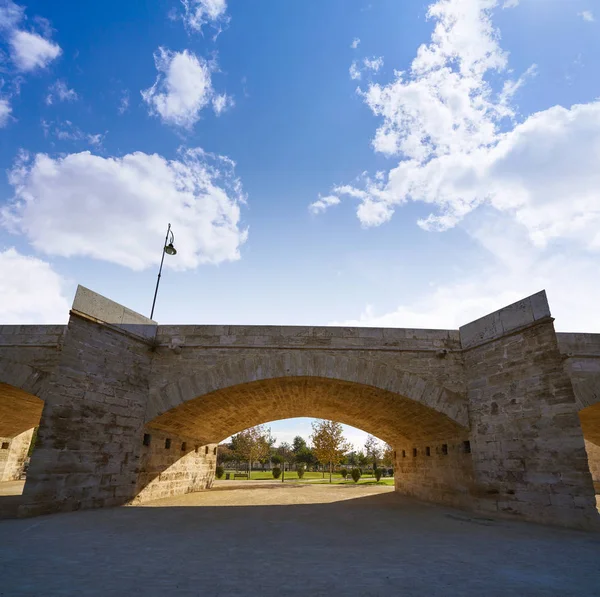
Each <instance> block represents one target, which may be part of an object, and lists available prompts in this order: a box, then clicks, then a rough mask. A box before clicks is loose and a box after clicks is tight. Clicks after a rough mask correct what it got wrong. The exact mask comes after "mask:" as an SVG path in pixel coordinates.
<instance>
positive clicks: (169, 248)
mask: <svg viewBox="0 0 600 597" xmlns="http://www.w3.org/2000/svg"><path fill="white" fill-rule="evenodd" d="M165 253H166V254H167V255H177V249H176V248H175V247H174V246H173V243H169V244H168V245H167V246H166V247H165Z"/></svg>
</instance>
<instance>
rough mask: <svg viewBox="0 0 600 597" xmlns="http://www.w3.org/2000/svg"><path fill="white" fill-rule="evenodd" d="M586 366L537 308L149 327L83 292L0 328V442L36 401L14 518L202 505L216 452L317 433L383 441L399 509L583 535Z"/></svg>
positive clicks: (588, 507) (536, 303) (593, 348)
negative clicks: (441, 322)
mask: <svg viewBox="0 0 600 597" xmlns="http://www.w3.org/2000/svg"><path fill="white" fill-rule="evenodd" d="M598 363H600V335H599V336H598V338H596V337H594V335H589V334H588V335H585V334H584V335H577V334H575V335H565V334H558V335H557V334H556V333H555V332H554V328H553V324H552V320H551V318H550V311H549V308H548V303H547V301H546V297H545V293H543V292H542V293H538V294H537V295H534V296H533V297H529V298H527V299H524V300H523V301H519V302H518V303H515V304H514V305H510V306H509V307H507V308H505V309H501V310H500V311H498V312H497V313H494V314H491V315H489V316H487V317H485V318H482V319H481V320H478V321H477V322H473V324H469V325H467V326H463V327H462V328H461V329H460V330H413V329H381V328H369V329H361V328H343V327H310V326H301V327H300V326H299V327H290V326H283V327H282V326H226V325H218V326H206V325H203V326H199V325H184V326H156V325H155V323H154V322H151V321H150V320H148V319H147V318H145V317H143V316H141V315H137V314H135V313H133V312H131V311H129V310H128V309H126V308H125V307H122V306H121V305H117V304H116V303H113V302H112V301H108V299H105V298H104V297H100V296H99V295H95V293H92V292H91V291H89V290H87V289H82V288H81V287H80V289H79V291H78V295H77V297H76V300H75V303H74V305H73V311H72V314H71V318H70V321H69V325H68V327H66V328H65V327H64V326H3V327H2V328H1V333H0V430H1V428H2V427H1V426H2V424H3V423H4V424H5V425H6V428H7V429H9V428H10V429H17V427H18V428H19V429H20V428H21V427H23V425H27V426H26V427H25V428H24V429H29V428H30V427H33V426H35V425H36V424H37V420H39V418H40V415H39V409H40V408H41V404H42V401H43V403H44V410H43V412H42V415H41V422H40V431H39V448H38V449H36V451H35V452H34V455H33V458H32V463H31V467H30V473H29V475H28V479H27V483H26V488H25V499H26V504H25V506H24V507H23V508H22V511H21V514H22V515H32V514H39V513H44V512H50V511H61V510H73V509H78V508H94V507H105V506H113V505H119V504H123V503H128V502H132V501H135V502H142V501H147V500H150V499H155V498H157V497H165V496H170V495H179V494H182V493H187V492H190V491H197V490H200V489H204V488H207V487H210V485H211V483H212V479H213V475H214V466H215V454H214V452H213V450H214V446H215V444H216V443H217V442H219V441H221V440H222V439H224V438H225V437H227V436H229V435H231V434H232V433H235V432H237V431H240V430H241V429H244V428H246V427H248V426H251V425H256V424H258V423H264V422H268V421H271V420H277V419H281V418H288V417H295V416H314V417H322V418H329V419H335V420H338V421H341V422H345V423H348V424H351V425H355V426H357V427H359V428H362V429H364V430H365V431H368V432H370V433H373V434H375V435H377V436H379V437H381V438H383V439H385V440H386V441H388V442H389V443H390V444H391V445H392V446H393V447H394V448H395V450H396V490H397V491H399V492H403V493H407V494H409V495H413V496H415V497H418V498H420V499H425V500H429V501H433V502H437V503H445V504H451V505H455V506H460V507H467V508H478V509H481V510H484V511H486V512H494V513H496V514H499V515H505V516H513V517H519V518H523V519H528V520H536V521H539V522H550V523H552V524H561V525H566V526H574V527H580V528H590V527H593V526H594V525H595V524H596V522H597V514H596V510H595V504H594V492H593V486H592V479H591V475H590V468H591V469H592V471H597V456H596V449H595V447H594V446H596V445H600V444H599V442H596V436H595V433H598V434H600V431H598V429H600V419H599V418H598V417H597V414H598V410H596V409H600V398H599V397H598V391H597V390H598V381H599V380H600V378H599V377H596V375H597V373H598V372H600V368H597V364H598ZM34 406H35V408H37V409H38V410H37V411H35V412H34V410H35V408H33V407H34ZM3 413H6V414H5V415H4V416H3ZM15 413H16V414H15ZM578 414H579V416H578ZM579 418H581V425H580V422H579ZM10 421H12V423H11V422H10ZM15 421H16V422H18V424H17V423H16V422H15ZM582 426H583V429H584V433H585V434H586V439H588V440H590V442H591V443H590V442H588V444H587V446H586V447H587V452H586V448H585V447H584V440H583V434H582V430H581V427H582ZM11 433H12V432H11ZM146 435H149V436H151V438H150V443H149V445H146V444H147V442H145V441H144V438H145V436H146ZM167 440H170V442H167ZM167 443H169V444H170V445H169V447H167ZM196 447H198V450H196ZM182 448H183V449H182ZM414 450H416V456H413V451H414ZM428 452H429V453H428ZM593 474H594V475H596V474H597V473H596V472H594V473H593Z"/></svg>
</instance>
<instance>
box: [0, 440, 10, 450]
mask: <svg viewBox="0 0 600 597" xmlns="http://www.w3.org/2000/svg"><path fill="white" fill-rule="evenodd" d="M9 445H10V442H2V449H3V450H8V446H9Z"/></svg>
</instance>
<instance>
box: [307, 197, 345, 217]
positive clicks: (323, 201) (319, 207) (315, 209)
mask: <svg viewBox="0 0 600 597" xmlns="http://www.w3.org/2000/svg"><path fill="white" fill-rule="evenodd" d="M339 202H340V198H339V197H336V196H335V195H327V196H326V197H321V196H320V195H319V199H318V200H317V201H315V202H314V203H311V204H310V206H309V209H310V211H311V212H312V213H314V214H318V213H321V212H323V211H325V210H326V209H327V208H328V207H331V206H332V205H337V204H338V203H339Z"/></svg>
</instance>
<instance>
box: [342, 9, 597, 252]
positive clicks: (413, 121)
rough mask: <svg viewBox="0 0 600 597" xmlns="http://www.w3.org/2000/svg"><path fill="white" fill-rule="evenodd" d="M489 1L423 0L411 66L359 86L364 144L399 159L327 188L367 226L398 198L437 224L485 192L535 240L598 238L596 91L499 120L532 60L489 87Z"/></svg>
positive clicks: (495, 47) (495, 64)
mask: <svg viewBox="0 0 600 597" xmlns="http://www.w3.org/2000/svg"><path fill="white" fill-rule="evenodd" d="M496 4H497V3H496V2H495V1H494V0H464V1H463V0H461V1H460V2H459V1H458V0H441V1H439V2H437V3H435V4H433V5H432V6H431V7H430V8H429V11H428V14H429V16H430V17H431V18H434V19H435V20H436V26H435V29H434V33H433V35H432V41H431V42H430V43H429V44H427V45H422V46H421V47H420V48H419V49H418V52H417V56H416V58H415V59H414V60H413V63H412V66H411V70H410V72H409V73H408V74H404V73H400V72H397V73H396V77H395V80H394V81H392V82H391V83H389V84H388V85H379V84H376V83H374V84H371V85H370V86H369V88H368V89H367V91H366V92H363V97H364V99H365V102H366V103H367V105H368V106H369V107H370V108H371V110H372V111H373V113H374V114H376V115H377V116H379V117H381V120H382V123H381V124H380V126H379V127H378V129H377V131H376V133H375V136H374V138H373V147H374V149H375V150H376V151H379V152H381V153H384V154H386V155H390V156H393V155H398V156H400V158H401V160H400V162H399V163H398V165H397V166H396V167H395V168H393V169H392V170H390V171H389V172H388V173H387V176H385V177H384V179H383V180H381V179H379V180H375V181H373V180H369V179H367V180H366V182H365V183H364V184H362V185H347V187H346V188H343V189H342V191H339V190H337V192H336V190H335V189H334V192H336V194H337V195H344V194H346V195H349V196H351V197H354V198H357V199H359V202H360V205H359V208H358V215H359V218H360V220H361V222H362V223H363V224H364V225H367V226H369V225H379V224H381V223H383V222H385V221H387V220H388V219H389V218H390V217H392V215H393V213H394V209H395V208H396V207H397V206H398V205H401V204H403V203H405V202H406V201H409V200H412V201H421V202H424V203H428V204H431V205H432V206H433V207H434V209H435V211H434V212H432V213H431V214H430V215H429V217H427V218H423V219H422V220H421V221H420V222H419V224H420V225H421V226H422V227H424V228H426V229H441V230H445V229H448V228H450V227H452V226H455V225H456V224H457V223H458V222H459V221H460V220H461V219H462V218H464V217H465V216H466V215H467V214H468V213H469V212H471V211H472V210H474V209H476V208H477V207H478V206H480V205H484V204H487V205H492V206H493V207H494V208H496V209H497V210H500V211H506V212H509V213H511V214H512V215H513V216H514V218H515V220H516V221H517V222H519V223H522V224H523V225H524V226H525V227H526V228H527V230H528V231H529V234H530V237H531V239H532V241H533V242H534V243H536V244H538V245H543V244H544V243H547V242H549V241H551V240H552V239H556V238H565V237H568V238H571V239H573V240H574V241H576V242H580V243H582V244H584V245H586V246H588V247H596V248H598V247H600V240H599V237H598V232H597V230H599V229H600V227H599V224H600V213H599V210H598V203H599V196H598V191H597V189H598V188H599V187H598V184H599V181H600V179H599V176H600V175H599V174H598V168H597V166H594V164H597V163H598V160H599V159H600V103H598V102H592V103H589V104H586V105H579V106H573V107H571V108H562V107H560V106H556V107H554V108H551V109H549V110H546V111H543V112H540V113H537V114H532V115H530V116H529V117H528V118H527V119H525V120H524V121H523V122H520V123H516V124H514V126H513V127H512V128H510V127H509V128H506V127H505V129H504V130H503V129H502V128H501V127H500V123H501V122H502V120H503V119H509V121H512V120H514V118H515V111H514V109H513V108H512V107H511V98H512V96H513V95H514V93H515V92H516V91H517V90H518V89H519V88H520V87H521V86H522V85H523V83H524V80H525V78H526V77H527V76H530V75H531V74H533V72H534V69H533V68H531V69H529V70H528V72H527V73H525V75H524V76H523V77H521V78H520V79H518V80H517V81H510V80H507V81H505V83H504V86H503V88H502V90H501V91H500V92H499V93H498V94H495V93H494V92H493V91H492V89H491V88H490V86H489V84H488V83H487V82H486V79H485V76H486V75H487V74H488V73H490V72H491V71H492V72H493V71H496V72H502V71H504V70H505V68H506V66H507V55H506V53H505V52H504V51H503V50H502V49H501V48H500V46H499V43H498V40H499V34H498V32H497V31H496V30H495V29H494V27H493V26H492V22H491V12H490V11H491V9H492V8H493V7H494V6H495V5H496ZM566 197H568V198H569V200H568V201H565V198H566Z"/></svg>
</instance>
